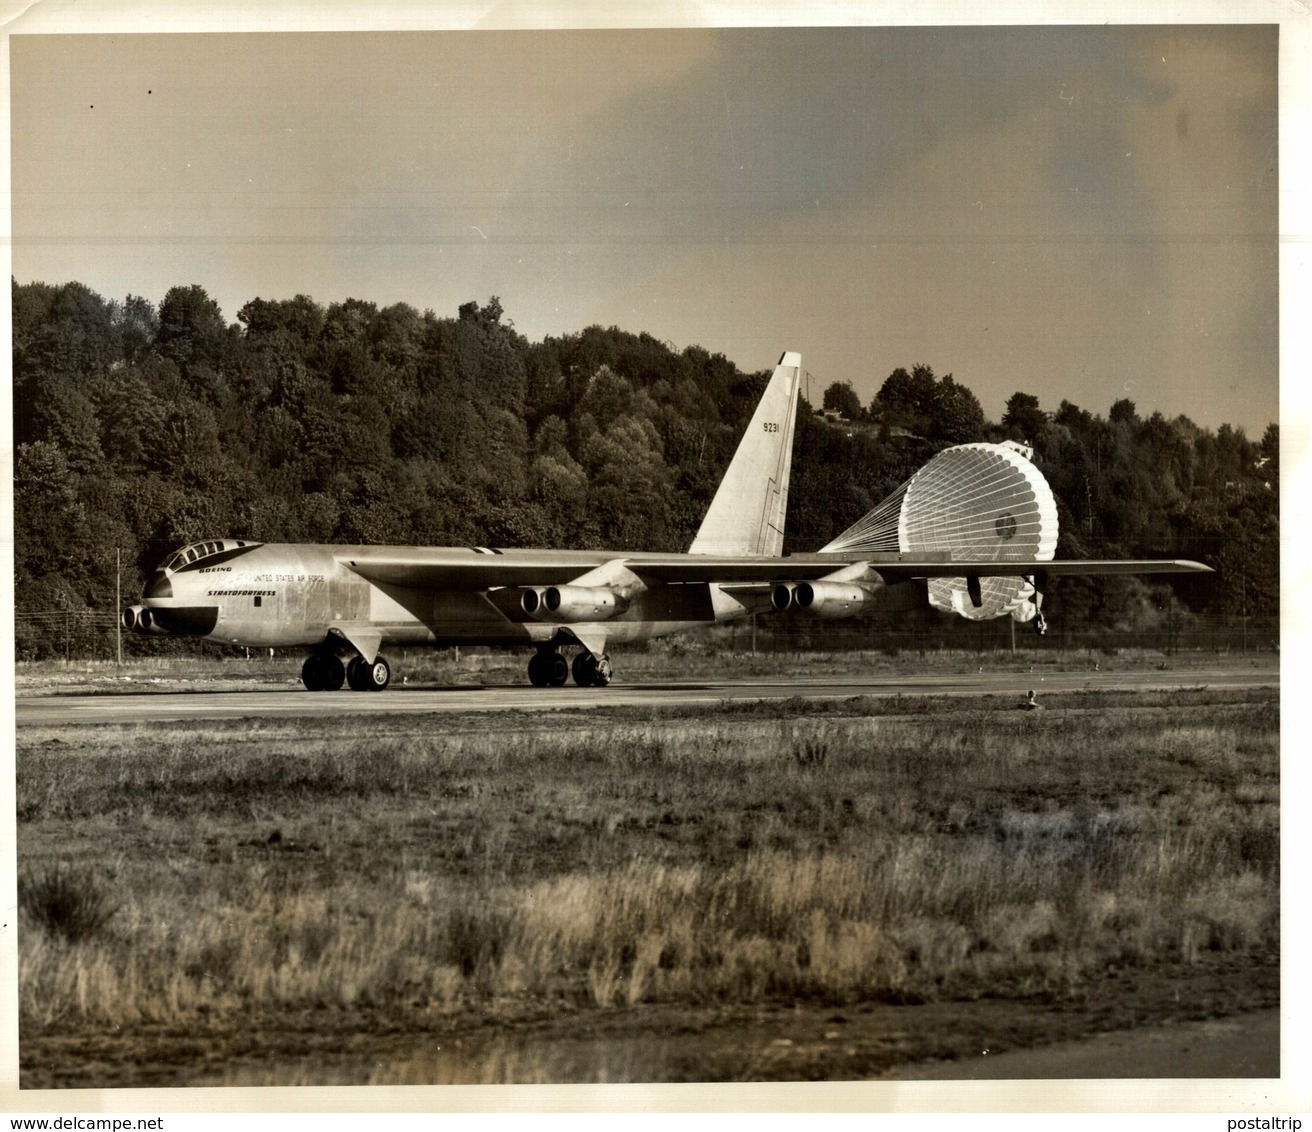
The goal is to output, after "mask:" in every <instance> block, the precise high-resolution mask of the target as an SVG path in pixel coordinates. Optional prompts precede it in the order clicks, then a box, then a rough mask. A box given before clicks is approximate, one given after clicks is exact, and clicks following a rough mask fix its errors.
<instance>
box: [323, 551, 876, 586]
mask: <svg viewBox="0 0 1312 1132" xmlns="http://www.w3.org/2000/svg"><path fill="white" fill-rule="evenodd" d="M336 557H337V560H338V561H339V562H341V563H343V565H345V566H347V567H349V568H350V569H351V570H353V571H355V573H357V574H359V575H360V576H361V577H362V578H367V579H368V580H369V581H371V582H377V583H379V584H382V585H393V586H403V587H407V588H413V589H431V590H489V589H496V588H499V587H502V586H550V585H564V584H566V583H569V582H572V581H574V580H575V579H577V578H579V577H580V576H582V575H583V574H586V573H588V572H589V571H591V570H595V569H597V568H598V567H599V566H603V565H606V564H607V563H618V564H620V565H623V566H625V567H627V568H628V569H629V570H631V571H633V573H634V574H636V575H638V577H640V578H642V579H643V580H644V581H647V582H658V583H665V584H677V583H680V582H683V583H696V582H774V581H779V580H790V579H805V578H820V577H823V576H824V575H826V574H828V573H830V572H832V571H834V570H838V569H841V568H842V567H844V566H846V565H848V564H850V563H851V562H852V561H854V559H852V558H851V557H842V556H839V555H825V556H817V555H807V556H805V557H804V558H767V557H760V556H753V555H704V554H623V553H617V552H615V551H605V550H599V551H567V550H498V551H492V550H485V549H481V548H465V547H433V548H424V547H350V548H345V549H343V551H342V552H340V553H338V554H337V556H336Z"/></svg>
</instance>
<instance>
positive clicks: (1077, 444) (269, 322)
mask: <svg viewBox="0 0 1312 1132" xmlns="http://www.w3.org/2000/svg"><path fill="white" fill-rule="evenodd" d="M13 312H14V314H13V321H14V330H13V380H14V387H13V388H14V443H15V461H14V524H15V602H16V607H17V612H18V614H19V618H18V628H17V634H16V636H17V640H16V646H17V652H18V655H19V656H20V657H35V656H41V655H46V654H49V653H52V652H54V653H64V652H68V653H69V654H73V653H78V654H81V655H89V654H90V653H91V652H93V651H95V650H96V649H99V650H100V651H101V654H102V655H103V653H104V648H105V645H104V640H105V634H104V628H103V626H104V622H103V621H97V620H96V619H94V618H81V619H78V618H79V617H80V615H82V614H84V613H86V612H87V611H96V612H98V613H103V614H109V615H113V614H115V613H116V610H115V604H114V595H115V580H116V566H115V563H116V556H121V561H122V564H123V595H122V596H123V600H124V601H127V600H129V599H130V598H131V597H133V596H134V595H137V594H139V593H140V588H141V585H142V582H143V581H144V579H145V577H146V576H147V574H148V573H149V571H150V570H151V569H152V568H153V567H154V566H155V565H156V564H158V562H159V561H160V560H162V559H163V558H164V557H165V556H166V555H167V554H168V553H169V552H170V551H172V550H173V549H175V548H177V547H178V546H180V545H182V544H184V543H187V542H190V541H193V540H196V539H199V538H204V537H235V538H246V539H253V540H261V541H313V542H367V543H414V544H429V545H464V546H470V545H485V546H503V547H513V546H573V547H581V548H617V549H620V548H641V549H647V550H683V549H686V548H687V545H688V543H689V542H690V541H691V539H692V536H693V534H694V532H695V531H696V529H697V526H698V524H699V523H700V521H701V517H702V514H703V513H704V511H705V509H706V507H707V505H708V504H709V502H710V499H711V496H712V494H713V493H714V490H715V487H716V485H717V483H718V482H719V478H720V475H721V473H722V471H723V469H724V467H725V465H726V464H727V462H728V460H729V457H730V456H731V455H732V452H733V450H734V448H735V446H736V444H737V442H738V439H739V436H740V435H741V432H742V429H743V428H744V426H745V424H746V421H747V419H748V417H749V416H750V414H751V412H752V410H753V408H754V406H755V402H756V398H757V396H758V395H759V393H760V391H761V388H762V387H763V384H764V382H765V380H766V378H767V376H768V375H767V374H764V373H757V374H744V373H741V372H739V371H738V370H737V369H736V368H735V367H734V366H733V365H732V364H731V363H730V362H729V361H728V360H727V359H725V358H724V357H723V356H721V355H719V354H711V353H708V352H707V351H705V350H703V349H701V348H699V347H697V346H688V347H686V348H684V349H683V350H681V351H680V350H676V349H674V348H672V347H671V346H669V345H667V344H665V343H662V342H660V341H658V340H657V339H655V338H653V337H651V336H650V335H648V334H641V333H639V334H634V333H629V332H627V331H622V330H619V329H616V328H614V327H611V328H602V327H599V326H592V327H588V328H586V329H584V330H582V331H580V332H578V333H576V334H571V335H566V336H563V337H560V338H554V337H547V338H545V339H543V340H542V341H540V342H531V341H529V340H528V339H526V338H525V337H524V336H523V335H521V334H519V333H518V332H517V331H516V330H515V328H514V324H513V322H512V321H511V320H510V319H508V318H507V317H506V316H505V312H504V311H503V310H502V308H501V304H500V302H499V301H498V300H497V299H496V298H495V297H493V298H491V299H489V300H488V301H487V302H486V303H485V304H482V305H480V304H478V303H476V302H469V303H466V304H464V305H463V306H461V307H460V308H459V310H458V311H457V312H456V314H455V316H454V317H438V316H437V315H436V314H435V313H434V312H432V311H424V312H422V313H421V312H420V311H417V310H415V309H414V308H413V307H410V306H408V305H406V304H404V303H398V304H395V305H392V306H386V307H379V306H377V305H376V304H375V303H372V302H368V301H365V300H359V299H347V300H346V301H344V302H341V303H331V304H329V305H328V306H326V307H324V306H322V305H320V304H318V303H316V302H315V301H314V300H312V299H311V298H309V297H307V296H304V295H298V296H296V297H295V298H292V299H285V300H267V299H260V298H256V299H252V300H250V301H249V302H248V303H246V304H245V305H244V306H243V307H242V308H241V309H240V310H239V311H238V312H237V322H236V323H234V324H231V325H229V324H228V323H226V322H225V320H224V318H223V316H222V313H221V312H220V310H219V307H218V305H217V303H215V302H214V300H213V299H211V298H210V297H209V296H208V295H207V294H206V292H205V291H204V289H203V288H201V287H199V286H196V285H191V286H178V287H174V288H172V289H171V290H170V291H169V292H168V294H166V295H165V296H164V298H163V299H162V300H161V301H160V303H159V304H158V306H155V305H154V304H153V303H152V302H150V301H149V300H147V299H144V298H142V297H140V296H129V297H128V298H127V299H126V300H124V301H122V302H119V301H116V300H105V299H103V298H102V297H101V296H99V295H97V294H96V293H95V292H93V291H91V290H90V289H88V288H87V287H85V286H83V285H82V284H80V283H66V284H62V285H48V284H45V283H27V284H18V283H17V282H14V283H13ZM836 384H838V385H839V386H841V387H840V388H834V387H831V389H830V390H829V391H826V393H825V399H824V405H825V406H826V407H827V408H829V409H830V410H831V414H830V415H831V416H834V415H837V416H839V417H841V418H844V419H846V420H850V421H852V422H853V427H835V422H834V421H832V420H829V419H826V418H824V417H821V416H818V415H816V413H814V412H812V411H811V409H810V407H809V406H806V405H805V403H804V404H803V408H802V411H800V412H799V416H798V423H797V430H796V438H795V446H794V465H793V478H792V487H791V494H790V499H789V509H788V529H787V544H786V549H787V550H808V549H813V548H815V547H816V546H819V545H822V544H823V543H824V542H826V541H827V540H828V539H829V538H831V537H833V535H835V534H836V533H838V532H839V531H841V530H843V529H844V528H845V527H847V526H848V525H849V524H851V523H852V522H853V521H854V520H855V519H857V518H859V517H860V516H861V515H862V514H863V513H864V512H865V511H866V510H868V509H869V508H870V507H872V506H874V505H875V504H876V503H878V502H879V501H880V500H881V499H883V498H884V497H885V496H886V495H888V494H889V493H890V492H892V491H893V490H894V489H896V488H897V487H898V485H899V484H901V483H902V482H903V481H904V480H905V479H906V478H907V477H908V476H910V475H911V474H912V473H913V472H914V471H915V470H916V468H918V467H919V466H920V465H921V464H923V463H924V462H925V460H926V459H928V458H929V456H931V455H932V454H933V453H934V452H936V451H938V450H939V449H941V448H944V447H947V446H948V445H951V444H957V443H963V442H969V441H974V440H999V439H1004V438H1008V437H1010V438H1014V439H1020V440H1024V441H1025V442H1026V443H1029V444H1031V445H1032V446H1033V448H1034V452H1035V460H1036V463H1037V464H1038V465H1039V467H1040V468H1041V469H1042V470H1043V473H1044V474H1045V476H1047V478H1048V480H1049V482H1050V483H1051V484H1052V486H1053V490H1054V492H1055V493H1056V495H1057V498H1058V500H1059V511H1060V516H1061V523H1062V532H1061V544H1060V545H1059V549H1058V553H1059V555H1061V556H1085V555H1088V556H1113V555H1126V556H1136V557H1159V556H1160V557H1191V558H1197V559H1199V560H1201V561H1204V562H1206V563H1208V564H1209V565H1212V566H1214V567H1216V568H1217V569H1218V570H1220V571H1221V574H1222V579H1223V580H1222V582H1221V583H1219V584H1218V583H1216V582H1213V581H1210V580H1207V581H1204V582H1198V581H1183V580H1181V581H1177V582H1176V583H1174V584H1173V585H1168V584H1166V583H1152V584H1150V583H1148V582H1144V581H1141V580H1137V579H1125V580H1118V581H1102V582H1094V581H1087V582H1086V581H1074V580H1068V581H1066V582H1063V584H1062V595H1061V597H1062V602H1063V604H1064V606H1065V608H1066V609H1067V610H1068V611H1069V612H1068V616H1080V617H1087V618H1091V619H1095V620H1101V621H1103V622H1105V623H1108V624H1110V623H1112V622H1115V621H1117V619H1119V620H1120V621H1126V620H1127V619H1128V620H1129V621H1131V622H1133V621H1134V620H1135V619H1136V618H1139V619H1140V620H1141V619H1142V618H1143V617H1147V616H1150V615H1151V610H1152V609H1154V608H1157V609H1161V608H1163V607H1165V606H1170V607H1171V608H1172V609H1174V610H1177V611H1178V612H1179V614H1180V616H1221V617H1225V616H1238V615H1240V612H1241V605H1242V615H1244V616H1247V617H1254V618H1267V619H1271V618H1274V617H1275V616H1276V615H1277V613H1278V608H1279V539H1278V512H1279V431H1278V427H1277V426H1276V425H1275V424H1272V425H1271V426H1270V427H1269V428H1268V429H1267V430H1266V432H1265V434H1264V435H1263V437H1262V438H1261V440H1260V441H1252V440H1249V439H1248V438H1247V437H1246V436H1245V435H1244V433H1243V431H1242V430H1239V429H1235V428H1231V427H1230V426H1228V425H1222V426H1221V427H1220V428H1219V429H1217V430H1216V431H1215V432H1213V431H1211V430H1209V429H1204V428H1201V427H1199V426H1197V425H1195V424H1194V423H1193V422H1191V421H1190V420H1188V418H1185V417H1177V418H1175V419H1172V420H1168V419H1166V418H1164V417H1163V416H1162V415H1161V414H1160V413H1156V412H1149V413H1148V415H1147V416H1143V415H1141V410H1140V408H1139V407H1137V406H1135V405H1134V403H1132V402H1130V401H1118V402H1117V403H1116V404H1114V405H1112V406H1111V409H1110V412H1109V413H1108V416H1107V417H1106V418H1103V417H1102V416H1100V415H1098V414H1096V413H1094V412H1091V411H1089V410H1086V409H1082V408H1080V407H1078V406H1076V405H1074V404H1071V403H1070V402H1067V401H1063V402H1062V403H1061V404H1060V405H1059V406H1057V407H1056V408H1055V409H1053V408H1045V407H1043V406H1041V405H1040V404H1039V402H1038V399H1037V398H1035V397H1033V396H1031V395H1029V394H1026V393H1023V392H1017V393H1016V394H1015V395H1014V396H1012V397H1011V398H1010V399H1009V400H1008V402H1007V406H1006V412H1005V413H1004V415H1003V417H1002V419H1001V421H999V422H997V423H993V422H990V421H989V420H987V419H986V417H985V415H984V412H983V410H982V409H981V407H980V403H979V401H978V399H977V398H976V397H975V396H974V394H973V393H971V391H970V390H969V389H968V388H967V387H966V385H965V384H962V383H959V382H957V381H956V380H955V379H954V378H953V377H952V376H951V375H948V376H945V377H942V378H939V377H937V376H936V375H935V374H934V372H933V370H932V369H931V368H930V367H929V366H927V365H916V366H914V367H912V368H911V369H910V370H906V369H897V370H895V371H894V372H893V373H892V374H890V375H889V376H888V378H887V379H886V380H885V381H884V382H883V384H882V386H881V388H880V389H879V391H878V393H877V394H876V395H875V397H874V398H873V400H872V402H871V404H870V405H869V406H868V407H864V408H863V407H861V405H860V402H859V400H858V399H857V398H856V394H855V393H854V391H853V390H852V386H851V385H850V383H847V382H843V383H836ZM835 411H836V412H835ZM1143 411H1147V410H1146V407H1145V409H1144V410H1143ZM61 614H62V615H64V621H63V622H61V623H60V624H62V626H63V627H62V629H61V630H60V632H58V633H52V631H51V628H50V626H51V621H50V620H49V618H50V617H51V616H56V617H57V616H58V615H61ZM43 618H44V619H43ZM97 625H99V626H100V628H96V626H97ZM78 626H82V628H78Z"/></svg>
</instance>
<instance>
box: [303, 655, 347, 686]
mask: <svg viewBox="0 0 1312 1132" xmlns="http://www.w3.org/2000/svg"><path fill="white" fill-rule="evenodd" d="M345 679H346V666H345V665H343V664H342V662H341V661H340V660H339V659H338V658H337V657H335V656H333V655H332V654H331V653H322V652H312V653H310V655H309V656H307V657H306V658H305V663H304V664H302V665H301V683H302V684H304V685H305V687H306V689H307V690H308V691H311V692H335V691H337V689H338V688H340V687H341V686H342V682H343V681H344V680H345Z"/></svg>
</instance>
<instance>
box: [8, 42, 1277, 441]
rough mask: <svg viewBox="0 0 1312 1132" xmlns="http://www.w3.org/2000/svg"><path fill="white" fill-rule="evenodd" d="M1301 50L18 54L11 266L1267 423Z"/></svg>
mask: <svg viewBox="0 0 1312 1132" xmlns="http://www.w3.org/2000/svg"><path fill="white" fill-rule="evenodd" d="M1277 49H1278V36H1277V27H1276V25H1274V24H1266V25H1224V26H1223V25H1197V24H1195V25H1176V26H1097V25H1092V26H1088V25H1086V26H1047V27H1044V26H1037V27H1035V26H1022V27H989V26H973V27H850V26H849V27H830V28H816V27H786V28H768V29H762V28H756V29H753V28H685V29H673V30H669V29H666V30H661V29H626V30H530V31H495V30H462V31H442V32H420V31H402V32H379V33H351V32H333V33H296V32H275V33H268V34H259V33H255V34H219V33H214V34H155V35H135V34H85V35H45V34H33V35H15V36H13V37H12V38H11V40H10V81H11V95H10V98H11V103H10V129H11V139H12V150H11V154H12V166H11V181H12V193H13V195H12V219H11V222H12V231H13V245H12V271H13V274H14V277H15V278H16V279H17V280H18V281H19V282H20V283H23V282H29V281H32V280H42V281H44V282H48V283H60V282H65V281H68V280H74V279H76V280H79V281H81V282H83V283H85V284H87V285H88V286H90V287H92V288H93V289H94V290H96V291H98V292H99V293H100V294H102V295H104V296H105V297H106V298H116V299H122V298H124V297H125V296H126V295H128V294H129V293H131V294H139V295H144V296H145V297H147V298H148V299H150V300H152V301H153V302H156V303H158V302H159V300H160V299H161V298H162V297H163V296H164V294H165V292H166V291H167V290H168V289H169V288H170V287H172V286H175V285H186V284H191V283H199V284H200V285H201V286H203V287H204V288H205V289H206V291H207V292H208V293H209V294H210V295H211V296H212V297H213V298H214V299H216V300H217V301H218V303H219V305H220V307H221V308H222V310H223V314H224V316H225V318H227V319H228V320H229V321H236V317H237V312H238V310H239V309H240V308H241V306H242V305H243V304H244V303H245V302H247V301H248V300H250V299H252V298H256V297H260V298H265V299H281V298H291V297H292V296H294V295H296V294H308V295H310V296H312V297H313V298H314V299H316V300H317V301H318V302H320V303H322V304H325V305H326V304H328V303H331V302H337V301H341V300H343V299H346V298H348V297H354V298H360V299H367V300H371V301H374V302H377V303H378V304H379V305H386V304H389V303H393V302H407V303H410V304H412V305H413V306H415V307H417V308H419V309H420V310H423V309H431V310H433V311H435V312H436V313H437V314H438V315H439V316H454V314H455V312H456V308H457V307H458V306H459V305H460V304H461V303H464V302H467V301H469V300H471V299H472V300H477V301H479V302H483V301H486V299H487V298H488V297H490V296H492V295H497V296H499V298H500V300H501V303H502V306H503V308H504V310H505V313H506V317H507V318H509V319H510V320H512V321H513V322H514V324H515V326H516V328H517V329H518V330H519V331H520V332H521V333H523V334H525V335H526V336H528V337H529V338H530V339H534V340H536V339H540V338H541V337H543V336H544V335H548V334H551V335H561V334H569V333H573V332H577V331H579V330H581V329H583V328H584V327H586V326H588V325H590V324H598V323H599V324H602V325H607V326H609V325H615V326H618V327H620V328H622V329H624V330H628V331H632V332H634V333H638V332H643V331H645V332H647V333H650V334H652V335H654V336H655V337H657V338H659V339H661V340H664V341H666V342H668V343H670V344H671V345H673V346H674V347H675V348H676V349H682V348H683V347H685V346H688V345H693V344H696V345H700V346H703V347H705V348H706V349H708V350H711V351H716V352H721V353H723V354H725V355H726V356H727V357H728V358H730V359H731V360H732V361H733V362H734V363H736V364H737V365H738V366H739V367H741V368H742V369H744V370H759V369H765V368H768V367H770V366H771V365H773V364H774V362H775V361H776V360H777V358H778V356H779V355H780V354H781V353H782V352H783V351H784V350H797V351H799V352H800V353H801V354H802V359H803V364H804V367H805V369H806V370H807V372H808V373H809V375H810V397H811V400H812V401H813V402H815V403H819V401H820V397H821V393H822V391H823V389H824V388H825V387H826V386H827V385H829V384H830V383H832V382H835V381H850V382H851V383H852V384H853V386H854V387H855V388H856V390H857V392H858V394H859V395H860V397H861V399H862V401H863V403H866V402H868V401H869V400H870V398H871V397H872V396H873V395H874V393H875V392H876V390H877V389H878V388H879V386H880V384H881V383H882V381H883V380H884V378H886V377H887V376H888V374H889V373H890V372H891V371H892V370H893V369H895V368H897V367H899V366H905V367H908V368H909V367H910V366H912V365H914V364H917V363H925V364H928V365H930V366H932V367H933V369H934V370H935V372H936V373H938V374H939V375H943V374H947V373H951V374H953V376H954V377H955V378H956V380H958V381H959V382H962V383H963V384H965V385H967V386H968V387H969V388H970V389H972V390H973V391H974V392H975V394H976V395H977V396H978V397H979V399H980V401H981V403H982V405H983V407H984V410H985V413H986V414H987V415H988V416H989V417H991V418H992V419H994V420H997V419H999V418H1000V417H1001V415H1002V413H1003V411H1004V406H1005V402H1006V399H1007V398H1008V397H1009V396H1010V395H1011V394H1012V393H1014V392H1016V391H1024V392H1027V393H1032V394H1035V395H1037V396H1038V398H1039V400H1040V404H1041V406H1042V407H1043V408H1044V409H1046V410H1049V411H1054V410H1056V409H1057V408H1058V406H1059V405H1060V404H1061V402H1062V401H1063V400H1068V401H1071V402H1073V403H1075V404H1077V405H1079V406H1080V407H1082V408H1085V409H1088V410H1090V411H1092V412H1096V413H1101V414H1103V415H1106V413H1107V411H1108V409H1109V408H1110V406H1111V404H1112V403H1113V402H1115V401H1117V400H1119V399H1121V398H1123V397H1129V398H1130V399H1131V400H1133V401H1134V402H1135V403H1136V405H1137V406H1138V408H1139V410H1140V412H1141V414H1142V415H1145V416H1146V415H1147V414H1148V413H1150V412H1152V411H1161V412H1163V413H1164V414H1166V415H1167V416H1168V417H1174V416H1175V415H1177V414H1181V413H1183V414H1186V415H1187V416H1189V417H1190V418H1191V419H1193V420H1194V421H1195V422H1197V423H1198V424H1201V425H1204V426H1207V427H1212V428H1215V427H1217V426H1219V425H1220V424H1222V423H1228V424H1232V425H1238V426H1242V427H1243V428H1245V430H1246V431H1247V432H1248V434H1249V435H1250V436H1252V437H1253V438H1258V437H1260V436H1261V434H1262V432H1263V430H1264V429H1265V427H1266V426H1267V424H1268V423H1270V422H1272V421H1275V420H1276V419H1277V417H1278V412H1279V346H1280V337H1279V332H1280V326H1279V265H1278V257H1279V238H1278V237H1279V217H1278V210H1279V200H1278V192H1277V189H1278V179H1277V172H1278V165H1277V163H1278V157H1279V153H1278V145H1277V141H1278V135H1277V128H1278V86H1277Z"/></svg>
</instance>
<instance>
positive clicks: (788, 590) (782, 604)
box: [770, 582, 797, 613]
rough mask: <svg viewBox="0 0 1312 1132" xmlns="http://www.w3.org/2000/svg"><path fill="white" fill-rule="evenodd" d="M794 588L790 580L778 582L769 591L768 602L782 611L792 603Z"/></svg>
mask: <svg viewBox="0 0 1312 1132" xmlns="http://www.w3.org/2000/svg"><path fill="white" fill-rule="evenodd" d="M796 589H797V587H796V586H795V585H793V583H792V582H780V583H779V584H778V585H777V586H775V588H774V589H772V590H771V591H770V604H771V605H773V606H774V607H775V609H777V610H779V612H780V613H782V612H783V611H784V610H785V609H787V608H788V607H789V606H791V605H792V604H793V600H794V592H795V590H796Z"/></svg>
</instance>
